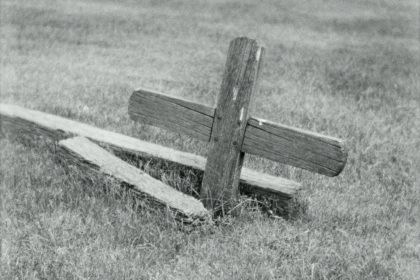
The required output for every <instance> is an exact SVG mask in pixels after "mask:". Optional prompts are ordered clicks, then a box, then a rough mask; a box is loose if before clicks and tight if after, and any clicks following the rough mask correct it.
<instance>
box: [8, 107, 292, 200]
mask: <svg viewBox="0 0 420 280" xmlns="http://www.w3.org/2000/svg"><path fill="white" fill-rule="evenodd" d="M0 129H2V130H3V131H4V132H7V131H9V132H11V133H19V134H20V133H28V134H31V135H35V136H42V137H47V138H50V139H52V140H54V141H58V140H62V139H65V138H68V137H72V136H84V137H86V138H88V139H90V140H92V141H94V142H96V143H100V144H102V145H103V144H105V145H106V146H108V147H109V148H111V149H112V150H113V151H116V152H124V153H126V154H129V155H134V156H138V157H141V158H146V159H147V158H153V159H157V160H164V161H168V162H171V163H173V164H176V165H180V166H184V167H188V168H191V169H193V170H195V171H196V172H197V173H198V174H199V175H200V174H203V172H204V168H205V165H206V159H205V158H204V157H202V156H199V155H195V154H191V153H186V152H181V151H178V150H174V149H171V148H168V147H165V146H161V145H157V144H153V143H150V142H146V141H142V140H140V139H137V138H133V137H129V136H126V135H123V134H119V133H115V132H111V131H108V130H104V129H101V128H97V127H94V126H91V125H88V124H84V123H80V122H77V121H73V120H70V119H66V118H63V117H59V116H56V115H52V114H47V113H43V112H40V111H35V110H29V109H26V108H22V107H19V106H15V105H7V104H1V103H0ZM299 188H300V184H299V183H297V182H294V181H291V180H287V179H284V178H280V177H275V176H271V175H268V174H263V173H260V172H257V171H254V170H251V169H248V168H243V169H242V173H241V177H240V185H239V191H240V192H241V193H243V194H248V195H252V194H260V195H275V196H276V197H277V198H278V200H279V201H287V200H289V199H290V198H291V197H292V196H293V195H294V194H295V193H296V192H297V190H298V189H299Z"/></svg>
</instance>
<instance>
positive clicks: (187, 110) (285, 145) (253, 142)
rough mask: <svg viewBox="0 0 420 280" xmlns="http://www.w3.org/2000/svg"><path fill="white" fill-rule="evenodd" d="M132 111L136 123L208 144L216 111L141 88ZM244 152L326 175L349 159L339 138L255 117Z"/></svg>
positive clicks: (334, 173) (136, 93)
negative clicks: (181, 134) (180, 133)
mask: <svg viewBox="0 0 420 280" xmlns="http://www.w3.org/2000/svg"><path fill="white" fill-rule="evenodd" d="M150 100H153V102H152V103H153V104H151V101H150ZM129 112H130V116H131V118H132V119H133V120H136V121H141V122H144V123H145V124H149V125H153V126H157V127H161V128H165V129H168V130H171V131H174V132H182V133H185V134H187V135H189V136H192V137H195V138H198V139H200V140H204V141H209V139H210V134H211V132H212V128H211V126H212V123H213V119H214V112H215V109H214V108H211V107H209V106H206V105H202V104H196V103H193V102H189V101H185V100H181V99H178V98H175V97H168V96H166V95H163V94H161V93H157V92H153V91H149V90H142V89H139V90H137V91H135V92H134V93H133V95H132V97H131V98H130V102H129ZM177 118H179V119H177ZM241 150H242V151H243V152H246V153H250V154H254V155H257V156H261V157H266V158H268V159H270V160H274V161H278V162H281V163H284V164H288V165H292V166H295V167H298V168H303V169H306V170H309V171H312V172H317V173H320V174H323V175H327V176H337V175H338V174H340V172H341V171H342V170H343V168H344V166H345V164H346V160H347V151H346V148H345V145H344V143H343V141H342V140H340V139H336V138H333V137H329V136H324V135H321V134H317V133H313V132H310V131H306V130H302V129H298V128H294V127H288V126H285V125H281V124H277V123H273V122H269V121H265V120H262V119H258V118H254V117H251V118H250V119H249V120H248V123H247V127H246V131H245V138H244V142H243V145H242V147H241Z"/></svg>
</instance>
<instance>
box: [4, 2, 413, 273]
mask: <svg viewBox="0 0 420 280" xmlns="http://www.w3.org/2000/svg"><path fill="white" fill-rule="evenodd" d="M0 3H1V4H0V5H1V6H0V13H1V14H0V36H1V37H0V42H1V64H0V70H1V71H0V74H1V76H0V79H1V80H0V85H1V87H0V90H1V91H0V97H1V102H5V103H13V104H18V105H23V106H26V107H29V108H36V109H40V110H43V111H47V112H52V113H55V114H58V115H63V116H66V117H70V118H72V119H77V120H81V121H84V122H87V123H91V124H95V125H97V126H100V127H104V128H107V129H111V130H114V131H119V132H122V133H125V134H128V135H133V136H136V137H139V138H141V139H146V140H149V141H153V142H157V143H160V144H164V145H166V146H170V147H175V148H177V149H181V150H187V151H190V152H195V153H198V154H205V153H206V147H205V145H204V144H203V143H199V142H198V141H195V140H192V139H189V138H188V137H185V136H182V135H177V134H174V133H169V132H167V131H164V130H160V129H156V128H151V127H146V126H142V125H139V124H134V123H133V122H131V121H130V120H129V118H128V115H127V102H128V97H129V95H130V93H131V92H132V90H133V89H134V88H136V87H138V86H142V87H149V88H153V89H156V90H161V91H163V92H167V93H170V94H173V95H176V96H182V97H185V98H188V99H192V100H196V101H201V102H205V103H208V104H213V103H214V101H215V97H216V95H217V92H218V88H219V86H220V85H219V83H220V79H221V75H222V70H223V67H224V60H225V56H226V51H227V46H228V43H229V41H230V40H231V39H232V38H234V37H235V36H241V35H247V36H249V37H255V38H258V39H259V40H261V41H263V42H264V43H265V45H266V48H267V53H266V60H265V65H264V70H263V73H262V82H261V89H260V92H259V93H258V95H257V96H256V97H255V104H254V105H253V108H252V112H253V115H257V116H260V117H263V118H266V119H271V120H273V121H277V122H282V123H285V124H288V125H294V126H297V127H301V128H307V129H311V130H314V131H317V132H320V133H325V134H328V135H332V136H336V137H340V138H343V139H346V140H347V142H348V146H349V151H350V153H349V159H348V164H347V166H346V168H345V170H344V171H343V173H342V174H341V175H340V176H339V177H336V178H327V177H324V176H319V175H315V174H312V173H309V172H305V171H301V170H298V169H295V168H290V167H285V166H282V165H279V164H275V163H273V162H270V161H267V160H263V159H259V158H254V157H249V158H247V162H246V165H248V166H250V167H253V168H255V169H258V170H262V171H264V172H267V173H271V174H275V175H282V176H286V177H288V178H291V179H293V180H297V181H301V182H302V183H303V186H304V189H303V190H302V193H301V196H300V197H299V201H298V205H297V207H298V211H297V216H296V217H294V218H293V219H289V220H287V219H271V218H268V217H267V216H266V215H264V214H263V213H261V212H259V211H255V207H252V205H251V206H249V207H248V208H247V209H245V211H244V213H243V215H242V216H241V217H240V218H238V219H230V218H226V219H224V220H222V221H220V222H221V225H219V226H216V225H211V224H206V225H203V226H200V227H197V228H191V227H186V226H182V225H179V224H177V223H176V222H174V221H173V219H172V218H171V216H170V215H169V213H166V212H165V211H160V210H158V209H154V208H152V207H149V205H148V202H147V201H140V200H137V201H136V200H134V201H133V198H132V196H130V194H129V193H127V192H123V193H121V192H118V191H116V189H118V187H117V186H116V185H115V183H114V182H112V181H107V180H105V179H103V178H99V177H95V176H92V177H86V176H83V175H82V174H80V172H79V171H77V170H68V169H65V168H63V167H62V166H61V165H58V164H57V163H56V161H55V155H54V153H53V152H52V151H50V150H49V149H48V145H43V144H42V143H41V142H37V143H36V144H35V145H34V144H33V143H32V145H31V146H30V147H27V146H24V145H21V144H19V143H18V142H16V141H10V140H9V139H5V138H3V139H1V140H0V142H1V147H0V159H1V163H0V180H1V181H0V202H1V204H0V207H1V208H0V211H1V221H0V223H1V228H0V234H1V235H0V236H1V267H0V268H1V269H0V271H1V273H0V278H4V279H15V278H18V279H19V278H22V279H58V278H64V279H123V278H124V279H139V278H140V279H143V278H144V279H148V278H151V279H162V278H163V279H196V278H204V279H220V278H225V279H271V278H280V279H415V278H416V277H418V275H420V269H419V267H420V261H419V260H420V235H419V232H420V226H419V217H420V215H419V214H420V211H419V205H420V185H419V183H420V178H419V170H420V163H419V159H420V152H419V149H420V142H419V139H420V109H419V108H420V85H419V81H420V69H419V65H420V55H419V33H418V32H419V18H418V16H419V4H418V2H417V1H409V0H407V1H398V2H397V1H390V0H387V1H379V0H378V1H375V0H370V1H344V0H339V1H329V0H327V1H321V0H313V1H304V2H299V1H289V0H285V1H274V0H271V1H269V0H264V1H261V2H258V3H257V1H235V2H234V1H187V0H184V1H177V2H171V1H164V0H161V1H129V0H124V1H119V2H117V1H114V2H112V1H105V0H103V1H99V0H96V1H90V0H89V1H88V0H87V1H80V0H79V1H71V2H70V1H62V0H60V1H19V3H15V1H6V0H0ZM164 167H165V166H164ZM165 174H166V175H165ZM177 174H178V175H177ZM162 176H164V180H165V181H166V182H168V183H170V184H172V185H176V186H179V185H181V186H180V187H182V185H183V184H189V183H190V181H189V180H191V182H192V183H194V182H195V181H194V180H196V179H197V178H192V179H188V180H187V179H185V178H184V175H180V173H179V172H178V171H177V170H172V169H171V167H170V166H167V167H166V170H165V172H164V173H163V174H162ZM191 176H193V175H191Z"/></svg>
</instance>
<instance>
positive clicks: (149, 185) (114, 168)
mask: <svg viewBox="0 0 420 280" xmlns="http://www.w3.org/2000/svg"><path fill="white" fill-rule="evenodd" d="M58 146H59V147H61V149H58V152H59V154H60V155H61V156H62V157H65V158H66V159H67V162H69V161H71V162H72V163H73V164H75V165H77V166H79V167H80V169H85V168H88V169H91V170H95V171H99V172H100V173H103V174H105V175H109V176H111V177H113V178H115V179H117V180H119V181H121V182H123V183H127V184H128V185H129V186H131V187H132V188H133V189H134V190H135V191H138V192H140V193H141V194H143V195H146V196H147V197H148V198H149V199H152V200H153V201H155V202H158V204H162V205H165V206H168V207H169V208H171V209H173V210H175V211H176V212H179V213H181V214H183V215H185V216H186V217H187V218H193V219H196V218H200V219H206V218H207V217H209V212H208V211H207V210H206V209H205V208H204V206H203V204H202V203H201V202H200V201H199V200H197V199H195V198H193V197H192V196H189V195H186V194H184V193H182V192H179V191H177V190H175V189H174V188H171V187H170V186H168V185H165V184H164V183H162V182H161V181H159V180H156V179H154V178H152V177H151V176H149V175H148V174H146V173H144V172H143V171H141V170H140V169H138V168H136V167H134V166H132V165H130V164H128V163H127V162H125V161H123V160H121V159H120V158H118V157H116V156H115V155H113V154H111V153H109V152H108V151H106V150H104V149H103V148H101V147H100V146H98V145H97V144H95V143H93V142H91V141H90V140H88V139H87V138H84V137H80V136H78V137H74V138H69V139H65V140H61V141H60V142H59V143H58Z"/></svg>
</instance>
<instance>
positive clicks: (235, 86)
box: [200, 37, 264, 214]
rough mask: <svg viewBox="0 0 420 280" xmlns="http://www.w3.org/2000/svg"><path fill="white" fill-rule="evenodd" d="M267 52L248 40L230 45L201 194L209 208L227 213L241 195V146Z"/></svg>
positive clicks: (236, 40) (237, 40) (237, 41)
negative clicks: (264, 54)
mask: <svg viewBox="0 0 420 280" xmlns="http://www.w3.org/2000/svg"><path fill="white" fill-rule="evenodd" d="M263 52H264V49H263V48H262V47H261V46H259V45H258V43H257V42H256V41H255V40H251V39H248V38H245V37H242V38H236V39H234V40H233V41H232V42H231V43H230V46H229V51H228V56H227V61H226V66H225V72H224V74H223V80H222V86H221V89H220V93H219V96H218V101H217V107H216V116H215V118H214V121H213V129H212V134H211V137H210V148H209V152H208V158H207V164H206V168H205V171H204V178H203V182H202V185H201V193H200V195H201V200H202V201H203V203H204V206H206V208H208V209H213V210H215V211H216V212H217V211H221V212H222V213H223V214H224V213H225V212H226V211H228V210H230V209H231V208H233V207H234V204H236V201H237V198H238V194H239V189H238V183H239V177H240V173H241V169H242V163H243V159H244V153H243V152H241V146H242V142H243V138H244V134H245V128H246V125H247V120H248V107H249V103H250V100H251V96H252V94H253V92H254V91H255V89H256V85H257V80H258V73H259V70H260V67H261V64H262V57H263Z"/></svg>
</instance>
